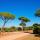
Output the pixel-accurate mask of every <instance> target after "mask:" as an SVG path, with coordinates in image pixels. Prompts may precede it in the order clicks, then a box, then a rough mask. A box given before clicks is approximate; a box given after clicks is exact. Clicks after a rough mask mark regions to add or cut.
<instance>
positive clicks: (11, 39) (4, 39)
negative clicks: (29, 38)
mask: <svg viewBox="0 0 40 40" xmlns="http://www.w3.org/2000/svg"><path fill="white" fill-rule="evenodd" d="M26 35H29V33H23V32H10V33H8V34H7V35H6V34H5V35H3V36H1V37H0V40H16V39H17V38H21V37H24V36H26Z"/></svg>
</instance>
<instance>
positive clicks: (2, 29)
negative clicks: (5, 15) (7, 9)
mask: <svg viewBox="0 0 40 40" xmlns="http://www.w3.org/2000/svg"><path fill="white" fill-rule="evenodd" d="M5 23H6V21H4V24H3V26H2V28H1V31H2V32H4V26H5Z"/></svg>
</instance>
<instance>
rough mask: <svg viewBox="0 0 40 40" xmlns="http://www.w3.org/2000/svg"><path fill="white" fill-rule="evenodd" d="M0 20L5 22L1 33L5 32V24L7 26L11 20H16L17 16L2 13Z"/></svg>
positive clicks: (0, 13)
mask: <svg viewBox="0 0 40 40" xmlns="http://www.w3.org/2000/svg"><path fill="white" fill-rule="evenodd" d="M0 18H1V19H2V20H3V21H4V24H3V27H2V28H1V31H3V28H4V26H5V24H6V23H7V22H8V21H9V20H13V19H15V15H13V14H10V13H8V12H0Z"/></svg>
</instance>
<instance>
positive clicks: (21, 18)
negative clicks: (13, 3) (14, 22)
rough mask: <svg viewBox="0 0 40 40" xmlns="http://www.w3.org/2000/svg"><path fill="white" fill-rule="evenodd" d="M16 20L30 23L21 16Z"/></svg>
mask: <svg viewBox="0 0 40 40" xmlns="http://www.w3.org/2000/svg"><path fill="white" fill-rule="evenodd" d="M18 19H19V20H22V21H24V22H29V21H30V20H29V19H28V18H26V17H23V16H21V17H19V18H18Z"/></svg>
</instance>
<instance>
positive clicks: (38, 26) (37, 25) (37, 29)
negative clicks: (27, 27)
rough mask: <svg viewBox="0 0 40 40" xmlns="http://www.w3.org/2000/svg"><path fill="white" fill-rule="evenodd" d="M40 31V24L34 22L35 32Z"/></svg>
mask: <svg viewBox="0 0 40 40" xmlns="http://www.w3.org/2000/svg"><path fill="white" fill-rule="evenodd" d="M39 32H40V24H37V23H36V24H33V33H35V34H38V33H39Z"/></svg>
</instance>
